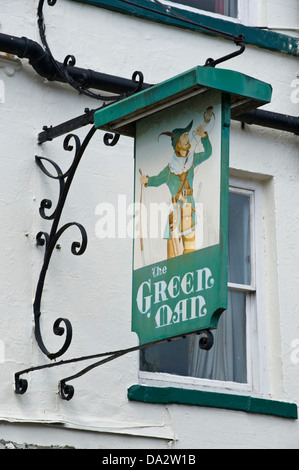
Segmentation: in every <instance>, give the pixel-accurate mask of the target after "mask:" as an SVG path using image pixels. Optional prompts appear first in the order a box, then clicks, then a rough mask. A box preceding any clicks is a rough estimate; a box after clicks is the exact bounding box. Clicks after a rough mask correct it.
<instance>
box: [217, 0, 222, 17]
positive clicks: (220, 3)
mask: <svg viewBox="0 0 299 470" xmlns="http://www.w3.org/2000/svg"><path fill="white" fill-rule="evenodd" d="M215 13H219V14H220V15H224V0H215Z"/></svg>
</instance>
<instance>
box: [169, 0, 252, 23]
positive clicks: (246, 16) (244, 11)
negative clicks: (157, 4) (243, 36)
mask: <svg viewBox="0 0 299 470" xmlns="http://www.w3.org/2000/svg"><path fill="white" fill-rule="evenodd" d="M178 1H179V0H178ZM167 5H169V6H171V7H174V8H178V9H180V10H182V11H190V12H193V13H199V14H200V15H205V16H211V17H213V18H219V19H223V20H226V21H231V22H232V23H242V24H244V25H246V26H258V4H257V0H251V1H250V2H244V0H238V7H237V8H238V16H237V18H234V17H232V16H226V15H221V14H220V13H214V12H212V11H207V10H201V9H200V8H195V7H191V6H188V5H183V4H179V3H176V2H175V1H173V0H167Z"/></svg>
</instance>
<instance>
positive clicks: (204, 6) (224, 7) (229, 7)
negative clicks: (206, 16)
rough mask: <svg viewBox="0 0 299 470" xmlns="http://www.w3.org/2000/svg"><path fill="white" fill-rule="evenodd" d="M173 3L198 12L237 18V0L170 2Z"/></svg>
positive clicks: (180, 0)
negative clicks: (202, 11) (186, 6)
mask: <svg viewBox="0 0 299 470" xmlns="http://www.w3.org/2000/svg"><path fill="white" fill-rule="evenodd" d="M172 1H173V2H174V3H179V4H181V5H188V6H189V7H194V8H198V9H199V10H205V11H211V12H213V13H220V14H221V15H226V16H231V17H233V18H237V17H238V0H177V1H176V0H172Z"/></svg>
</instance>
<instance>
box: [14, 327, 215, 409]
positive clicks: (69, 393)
mask: <svg viewBox="0 0 299 470" xmlns="http://www.w3.org/2000/svg"><path fill="white" fill-rule="evenodd" d="M197 335H198V336H199V347H200V349H203V350H207V351H208V350H209V349H211V347H212V346H213V343H214V336H213V333H212V332H211V331H210V330H202V331H198V332H197ZM186 336H188V335H185V336H177V337H174V338H168V339H162V340H158V341H154V342H152V343H148V344H143V345H139V346H133V347H131V348H127V349H119V350H117V351H110V352H106V353H99V354H94V355H90V356H81V357H77V358H73V359H67V360H64V361H63V360H61V361H59V362H52V363H50V364H43V365H40V366H36V367H30V368H28V369H24V370H21V371H19V372H16V373H15V393H16V394H18V395H24V393H26V391H27V389H28V381H27V380H26V379H24V378H21V376H23V375H24V374H28V373H30V372H36V371H39V370H42V369H49V368H52V367H60V366H63V365H66V364H71V363H76V362H82V361H87V360H94V359H99V358H101V359H100V360H97V361H96V362H93V363H92V364H90V365H89V366H87V367H85V368H84V369H81V370H80V371H79V372H77V373H76V374H74V375H72V376H69V377H64V378H63V379H61V380H60V381H59V384H58V390H59V394H60V396H61V398H62V399H63V400H67V401H69V400H71V399H72V398H73V396H74V393H75V388H74V386H73V385H70V384H69V383H68V382H69V381H73V380H75V379H77V378H79V377H82V376H83V375H85V374H87V373H88V372H90V371H91V370H93V369H95V368H96V367H99V366H101V365H103V364H106V363H107V362H110V361H113V360H114V359H118V358H119V357H122V356H124V355H125V354H128V353H131V352H134V351H140V350H142V349H146V348H149V347H151V346H155V345H156V344H161V343H165V342H170V341H174V340H176V339H181V338H185V337H186Z"/></svg>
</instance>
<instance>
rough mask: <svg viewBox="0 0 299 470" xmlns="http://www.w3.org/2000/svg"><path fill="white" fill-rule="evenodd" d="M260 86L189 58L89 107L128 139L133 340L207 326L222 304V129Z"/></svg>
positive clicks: (225, 179)
mask: <svg viewBox="0 0 299 470" xmlns="http://www.w3.org/2000/svg"><path fill="white" fill-rule="evenodd" d="M270 100H271V87H270V85H268V84H266V83H264V82H261V81H259V80H256V79H253V78H251V77H248V76H246V75H244V74H241V73H238V72H233V71H230V70H223V69H215V68H209V67H196V68H194V69H192V70H189V71H187V72H186V73H183V74H181V75H178V76H177V77H174V78H172V79H170V80H167V81H165V82H162V83H160V84H158V85H155V86H153V87H151V88H149V89H146V90H144V91H142V92H139V93H138V94H136V95H133V96H131V97H129V98H126V99H124V100H122V101H119V102H117V103H115V104H113V105H110V106H107V107H105V108H103V109H101V110H99V111H97V112H96V113H95V126H96V127H97V128H101V129H104V130H109V131H112V132H115V133H120V134H124V135H128V136H131V137H134V139H135V181H134V186H135V191H134V194H135V222H136V223H135V237H134V246H133V284H132V330H133V331H134V332H136V333H137V335H138V337H139V341H140V344H146V343H150V342H153V341H158V340H163V339H168V338H173V337H177V336H182V335H186V334H190V333H193V332H199V331H202V330H207V329H215V328H217V323H218V320H219V317H220V315H221V313H222V312H223V311H224V310H226V308H227V268H228V190H229V174H228V173H229V128H230V120H231V117H233V116H234V115H240V114H242V113H244V112H246V111H249V110H252V109H254V108H256V107H258V106H261V105H263V104H265V103H268V102H270Z"/></svg>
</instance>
